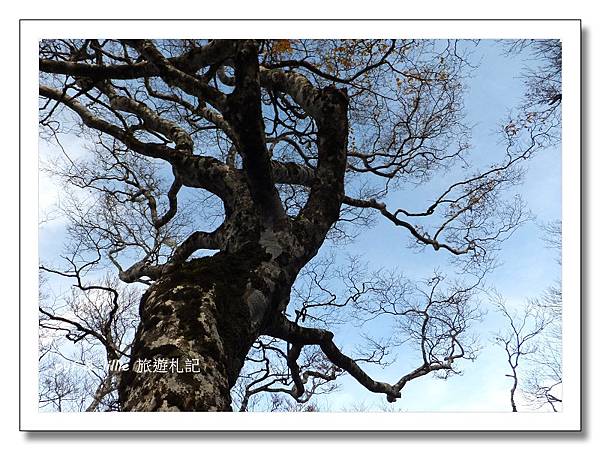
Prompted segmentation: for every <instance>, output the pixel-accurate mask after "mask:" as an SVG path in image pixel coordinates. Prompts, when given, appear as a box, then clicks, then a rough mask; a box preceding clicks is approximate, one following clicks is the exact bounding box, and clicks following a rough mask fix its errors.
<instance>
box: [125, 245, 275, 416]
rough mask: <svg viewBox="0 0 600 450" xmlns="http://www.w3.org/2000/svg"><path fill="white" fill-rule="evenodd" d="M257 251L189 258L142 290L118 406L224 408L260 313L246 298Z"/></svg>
mask: <svg viewBox="0 0 600 450" xmlns="http://www.w3.org/2000/svg"><path fill="white" fill-rule="evenodd" d="M259 250H260V249H259V248H258V249H257V248H256V247H254V248H253V249H250V250H248V249H247V250H246V251H244V252H239V253H237V254H233V255H232V254H226V253H219V254H217V255H214V256H212V257H207V258H201V259H196V260H193V261H190V262H188V263H185V264H184V265H183V266H182V267H181V268H179V269H178V270H177V271H176V272H174V273H173V274H171V275H169V276H166V277H164V278H163V279H160V280H158V281H157V282H156V283H155V284H154V285H153V286H152V287H151V288H150V289H149V290H148V291H147V292H146V293H145V294H144V296H143V298H142V302H141V304H140V325H139V327H138V330H137V332H136V336H135V338H134V343H133V347H132V355H131V356H132V357H131V361H132V365H131V367H130V370H128V371H126V372H124V373H123V376H122V378H121V384H120V388H119V394H120V398H121V404H122V405H123V410H125V411H229V410H231V397H230V388H231V387H232V386H233V384H235V381H236V379H237V377H238V375H239V372H240V370H241V368H242V366H243V363H244V358H245V356H246V354H247V353H248V351H249V349H250V347H251V345H252V343H253V342H254V340H255V339H256V338H257V336H258V333H259V330H260V326H261V323H262V318H263V317H264V313H265V311H264V309H260V308H258V310H257V308H256V306H255V305H253V304H252V301H250V300H251V298H253V297H256V296H257V295H256V292H257V291H256V289H255V288H254V287H252V285H253V284H254V282H255V281H256V280H254V282H253V280H252V276H253V275H252V274H253V273H254V270H255V269H256V267H258V265H260V263H261V262H262V261H263V260H264V259H265V258H264V255H263V256H262V257H261V253H260V251H259ZM253 293H254V295H252V294H253ZM263 298H264V297H263ZM152 369H154V371H151V370H152ZM159 369H160V371H159Z"/></svg>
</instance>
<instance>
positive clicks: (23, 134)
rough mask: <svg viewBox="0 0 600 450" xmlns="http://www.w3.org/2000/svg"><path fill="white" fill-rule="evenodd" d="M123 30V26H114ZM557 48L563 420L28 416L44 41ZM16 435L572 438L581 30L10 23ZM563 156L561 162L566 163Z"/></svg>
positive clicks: (33, 398) (521, 23)
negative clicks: (14, 38) (519, 434)
mask: <svg viewBox="0 0 600 450" xmlns="http://www.w3.org/2000/svg"><path fill="white" fill-rule="evenodd" d="M124 25H126V26H124ZM106 36H110V37H118V38H176V37H177V38H249V37H251V38H268V37H272V38H300V37H302V38H314V39H317V38H336V37H337V38H339V37H343V38H391V37H395V38H402V37H410V38H423V39H425V38H458V39H474V38H476V39H520V38H529V39H547V38H554V39H560V40H561V41H562V45H563V84H562V86H563V97H562V109H563V114H562V116H563V124H562V135H563V139H562V148H563V149H567V148H568V149H569V151H568V152H565V151H563V152H562V170H563V172H562V211H563V213H562V214H563V218H562V227H563V254H562V257H563V264H562V283H563V284H562V286H563V299H564V301H563V304H567V305H568V307H567V308H563V309H564V311H563V375H564V382H563V394H564V398H563V410H562V412H560V413H520V414H513V413H492V412H489V413H486V412H436V413H429V412H427V413H426V412H418V413H410V412H406V413H322V412H318V413H310V414H307V413H295V414H294V413H221V412H218V413H211V412H188V413H172V412H153V413H134V412H112V413H105V414H91V413H84V412H82V413H64V412H63V413H48V412H40V411H39V410H38V397H37V389H38V151H37V149H38V116H37V114H38V89H37V85H38V62H37V55H38V43H39V41H40V40H41V39H44V38H45V39H50V38H83V37H90V38H91V37H106ZM19 43H20V130H19V132H20V225H21V233H20V304H19V307H20V330H19V331H20V335H19V337H20V361H19V362H20V379H19V381H20V384H19V387H20V393H19V395H20V405H19V406H20V408H19V420H20V429H21V430H24V431H67V430H68V431H71V430H72V431H99V430H105V431H109V430H110V431H192V430H193V431H581V422H582V418H581V414H582V409H581V336H582V334H581V324H582V323H581V21H580V20H326V21H325V20H253V19H252V20H159V19H153V20H71V19H69V20H34V19H31V20H28V19H22V20H21V21H20V40H19ZM565 155H568V157H565Z"/></svg>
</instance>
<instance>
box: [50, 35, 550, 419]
mask: <svg viewBox="0 0 600 450" xmlns="http://www.w3.org/2000/svg"><path fill="white" fill-rule="evenodd" d="M39 65H40V87H39V93H40V125H41V127H40V129H41V133H42V135H43V136H44V137H46V138H49V139H57V140H59V141H60V137H61V135H62V134H64V133H77V134H79V135H81V136H83V137H85V139H86V140H87V142H88V143H89V144H88V147H89V149H88V150H89V151H88V153H87V154H85V155H84V156H82V157H79V158H75V157H71V156H70V155H69V153H68V152H65V154H64V158H62V160H61V161H56V162H54V164H52V165H51V166H50V167H49V168H48V170H49V171H50V172H52V173H53V174H54V175H55V176H57V177H58V178H60V179H61V180H62V181H63V182H64V186H65V189H67V187H70V191H72V192H73V194H72V195H71V200H70V201H69V202H67V204H66V205H65V214H66V215H67V217H68V219H69V222H70V225H69V230H68V231H69V234H70V236H71V246H72V248H71V250H72V251H71V255H72V257H70V258H69V259H68V260H67V261H68V263H69V265H70V267H68V268H67V269H66V270H65V269H63V268H50V267H46V266H43V270H45V271H48V272H55V273H59V274H62V275H66V276H69V277H74V278H75V279H76V282H77V286H78V288H79V289H80V290H82V291H84V292H86V291H89V290H90V289H100V290H103V291H105V292H109V293H110V294H111V300H112V302H113V303H112V304H113V308H112V309H110V310H108V312H107V314H108V318H106V317H104V316H103V317H104V320H105V321H106V320H108V321H109V322H110V324H109V326H110V325H112V323H113V322H112V321H111V320H114V315H115V314H116V312H115V313H114V314H113V315H112V316H113V319H110V317H111V311H119V310H120V307H119V304H118V297H117V290H116V289H115V288H110V287H106V286H104V287H101V286H100V285H97V284H91V283H92V282H91V281H84V280H83V279H82V275H89V276H90V277H91V276H92V275H93V274H94V273H98V272H97V271H102V270H107V267H108V265H112V266H113V267H114V268H115V269H116V271H117V273H118V277H119V279H120V282H122V283H142V284H145V285H146V287H147V289H146V291H145V292H144V294H143V295H142V296H141V299H140V301H139V325H138V326H137V329H136V332H135V335H134V336H132V337H131V341H130V342H128V343H125V342H126V340H124V344H125V347H126V348H127V349H129V346H130V351H129V352H127V353H128V354H127V356H128V358H129V359H130V360H131V361H132V362H136V361H140V360H157V359H160V358H167V359H171V360H173V359H175V360H177V361H181V362H182V364H183V361H184V360H189V359H193V360H195V361H198V367H199V371H198V373H185V374H178V373H157V372H151V373H138V372H137V371H134V370H130V371H126V372H123V373H122V374H121V375H120V377H119V379H118V385H119V388H118V404H119V408H120V409H122V410H127V411H129V410H131V411H157V410H158V411H204V410H229V409H231V408H232V400H233V401H234V403H236V402H237V406H238V407H239V408H240V409H242V410H245V409H247V408H248V404H249V401H250V399H251V397H252V395H254V394H256V393H262V394H264V395H280V394H288V395H289V396H291V397H292V398H293V399H295V400H296V401H298V402H300V403H302V402H304V403H306V402H308V400H309V399H310V397H311V396H312V395H313V394H314V393H318V392H323V391H327V390H329V389H331V388H332V384H331V383H335V380H336V379H337V378H338V377H339V376H341V375H345V376H351V377H353V378H354V379H356V381H358V382H359V383H360V384H361V385H363V386H364V387H365V388H366V389H368V390H370V391H372V392H376V393H381V394H383V395H384V396H385V397H386V398H387V400H388V401H390V402H393V401H395V400H396V399H397V398H399V397H400V396H401V391H402V389H404V387H405V386H406V384H407V383H408V382H410V381H411V380H414V379H416V378H419V377H422V376H425V375H428V374H430V373H436V374H439V375H441V376H448V375H450V374H452V373H455V372H456V369H455V362H456V361H457V360H460V359H465V358H472V357H473V356H474V350H475V345H474V340H473V338H472V336H471V335H470V334H469V332H468V330H469V324H470V323H471V322H472V321H473V320H476V319H478V318H479V316H480V314H479V313H478V309H477V301H476V299H475V296H476V293H477V291H478V290H479V289H481V286H482V285H481V280H482V277H483V275H484V274H485V273H486V272H487V271H488V270H490V268H491V267H493V265H494V251H495V250H496V249H497V248H498V247H499V245H500V243H501V242H502V241H503V240H504V239H506V238H507V237H508V236H510V234H511V233H512V231H513V230H514V229H515V227H517V226H518V225H519V224H520V223H522V222H523V221H524V220H525V219H526V218H527V214H526V211H525V210H524V208H523V202H522V200H521V199H520V197H519V196H518V195H513V196H512V198H510V196H509V195H505V194H506V193H507V192H508V191H509V190H510V189H511V188H512V187H513V186H515V185H516V184H518V183H519V181H520V180H521V178H522V176H523V168H522V163H523V162H524V161H525V160H526V159H528V158H529V157H531V156H532V154H533V153H534V152H536V151H537V150H538V149H539V148H542V147H544V146H545V145H546V144H547V143H548V142H549V141H550V139H552V137H553V130H554V128H555V127H556V123H555V122H553V121H550V120H548V119H547V118H548V116H544V115H539V114H533V115H529V116H527V115H525V116H524V117H523V118H521V119H520V120H519V121H512V122H509V123H508V124H507V125H503V126H502V131H501V132H502V139H503V141H504V143H505V151H504V153H503V155H500V156H499V157H498V159H497V160H495V161H494V162H493V163H492V164H490V165H489V167H486V168H477V167H474V168H469V167H468V164H467V157H468V150H469V139H468V138H469V133H468V128H467V127H466V126H465V125H464V124H463V104H462V94H463V90H464V86H465V82H466V80H465V77H466V76H467V75H468V72H469V70H470V69H471V68H472V67H471V66H470V65H469V63H468V54H466V53H465V52H464V51H463V50H461V44H460V43H459V42H453V41H415V40H391V41H382V40H320V41H314V40H261V41H253V40H212V41H197V40H162V41H150V40H112V39H106V40H95V39H89V40H45V41H42V42H41V44H40V61H39ZM444 172H449V173H450V174H451V175H452V176H451V181H450V182H449V183H448V185H447V186H446V187H445V188H443V189H441V190H437V189H435V187H434V188H433V189H434V191H433V192H431V194H430V196H429V197H430V198H431V199H432V200H431V202H429V203H427V204H425V205H423V207H422V208H419V209H409V208H408V207H407V206H406V205H402V204H400V205H397V206H395V207H388V206H387V204H386V200H387V199H390V198H393V196H392V194H393V193H394V191H396V190H399V189H402V187H404V186H419V187H421V188H427V187H428V186H430V185H431V186H435V183H432V180H434V181H437V177H438V176H439V174H440V173H444ZM75 189H80V190H81V191H82V192H84V193H85V194H84V195H82V194H81V193H77V191H76V190H75ZM438 189H439V188H438ZM394 201H397V199H396V198H394ZM377 217H383V218H384V219H385V220H387V221H389V222H390V223H391V224H392V225H394V226H396V227H398V229H399V230H401V231H404V232H405V233H406V234H407V235H408V236H410V237H411V238H412V240H413V242H414V245H415V246H417V247H421V248H432V249H434V250H435V251H443V252H444V253H446V254H448V255H450V256H452V257H455V258H456V265H460V267H461V268H462V270H463V272H464V275H465V277H464V279H463V280H451V279H449V278H447V277H445V276H444V275H443V274H439V273H434V274H433V275H432V276H431V277H429V278H428V279H426V280H423V281H421V282H412V281H410V280H407V279H405V278H404V277H402V276H400V275H396V274H394V273H384V272H382V271H372V270H366V268H364V267H361V265H360V264H359V263H358V262H357V261H353V262H352V261H351V262H350V263H349V266H348V268H347V270H346V271H343V273H341V275H342V277H341V283H342V284H341V287H342V289H341V290H342V293H343V294H342V295H340V294H339V293H336V292H335V291H334V290H333V288H331V287H328V286H327V284H328V283H327V282H326V281H327V280H326V277H327V276H328V273H329V271H328V270H324V271H323V270H320V269H319V267H318V264H322V262H319V261H316V264H317V266H311V261H312V260H313V258H314V257H315V256H316V255H317V253H318V252H319V249H320V248H321V247H322V246H323V244H324V242H325V240H326V239H332V240H338V241H339V240H347V239H351V238H352V236H353V235H354V234H355V233H357V232H359V230H360V227H361V226H367V225H369V224H370V223H372V221H373V220H374V219H375V218H377ZM302 280H306V284H304V285H302ZM111 289H113V290H111ZM307 290H308V291H307ZM313 294H314V295H313ZM123 310H124V309H123ZM340 311H343V312H340ZM41 312H42V314H43V315H44V316H45V317H46V318H49V319H51V320H55V321H56V320H58V321H60V319H57V318H56V317H57V316H55V315H54V314H53V313H52V312H50V311H46V310H44V311H41ZM48 313H49V314H48ZM348 316H350V317H348ZM381 316H386V317H391V318H393V320H394V323H395V328H394V330H395V333H394V334H392V335H390V336H389V337H388V339H387V340H384V341H383V342H381V341H380V340H377V339H373V338H367V339H366V345H365V347H364V348H362V349H360V351H359V352H358V354H356V355H350V354H347V353H346V352H345V351H343V350H342V348H341V347H340V345H338V343H336V342H335V340H334V334H333V332H332V331H331V328H332V324H334V323H335V321H336V320H342V321H343V320H348V318H351V319H355V320H359V321H367V320H375V319H377V318H378V317H381ZM53 317H54V318H53ZM102 323H103V324H104V325H102ZM100 324H101V327H102V326H104V328H106V327H107V325H106V322H100ZM72 325H73V324H72ZM73 326H75V328H77V325H73ZM79 331H80V332H81V333H84V334H85V335H86V336H93V337H95V338H96V339H97V340H99V341H100V342H102V339H104V340H107V338H106V336H105V335H103V334H98V333H96V334H97V335H95V334H94V333H91V331H94V330H92V329H91V328H90V329H86V330H79ZM67 336H69V334H68V332H67ZM100 338H102V339H100ZM399 342H409V343H411V344H412V345H413V346H414V348H415V350H416V351H417V354H418V355H420V362H419V363H418V364H417V365H416V366H415V367H414V368H413V369H412V370H410V371H408V372H407V373H403V374H399V375H398V374H396V376H395V378H394V379H395V380H396V381H392V382H384V381H378V380H375V379H373V378H372V377H370V376H369V375H368V374H367V372H366V371H365V368H364V364H365V363H379V364H381V363H383V364H385V361H384V358H383V357H384V356H386V355H387V353H388V352H389V349H390V347H393V346H394V345H397V344H398V343H399ZM112 350H114V351H116V348H113V349H112ZM121 350H123V349H121ZM107 351H109V349H108V348H107ZM123 352H126V350H123ZM117 353H118V352H117ZM115 356H116V357H118V355H115ZM232 392H233V393H234V395H233V399H232Z"/></svg>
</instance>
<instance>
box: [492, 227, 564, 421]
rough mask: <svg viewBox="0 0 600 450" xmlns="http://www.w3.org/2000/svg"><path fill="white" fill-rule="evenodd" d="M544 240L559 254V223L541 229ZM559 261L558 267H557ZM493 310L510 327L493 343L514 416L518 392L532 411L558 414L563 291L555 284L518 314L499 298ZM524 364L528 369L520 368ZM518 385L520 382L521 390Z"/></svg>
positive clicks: (559, 284) (560, 232)
mask: <svg viewBox="0 0 600 450" xmlns="http://www.w3.org/2000/svg"><path fill="white" fill-rule="evenodd" d="M542 228H543V230H544V240H545V241H546V242H547V244H548V246H549V247H551V248H554V249H556V250H557V251H558V252H559V253H560V251H561V247H562V230H561V228H562V227H561V222H560V221H555V222H551V223H549V224H546V225H544V226H543V227H542ZM560 261H561V260H560V258H559V259H558V263H559V264H560ZM495 303H496V306H497V309H498V311H499V312H500V313H501V314H502V316H503V317H504V319H505V320H506V321H507V322H508V324H509V326H508V327H507V328H506V329H505V330H504V331H502V332H499V333H497V335H496V337H495V339H496V343H497V344H498V345H500V346H501V347H502V348H503V349H504V352H505V353H506V356H507V362H508V365H509V367H510V370H511V372H510V373H509V374H507V375H506V376H507V377H509V378H512V385H511V388H510V404H511V408H512V411H513V412H517V410H518V409H517V389H518V388H520V392H521V393H522V394H523V397H524V400H525V402H526V403H527V404H529V405H530V406H533V407H534V408H541V407H543V406H549V407H550V408H551V409H552V411H554V412H557V411H558V410H559V409H558V407H557V405H559V404H560V403H562V392H561V389H562V289H561V283H560V282H555V283H554V284H553V285H552V286H550V287H548V288H547V289H546V290H545V291H544V293H543V294H542V295H540V296H539V297H537V298H534V299H530V300H528V301H527V302H526V304H525V306H524V308H522V310H521V311H517V310H511V309H509V308H507V306H506V303H505V302H504V300H503V299H502V298H501V297H498V298H496V302H495ZM520 363H526V364H527V365H528V367H527V369H525V370H523V369H522V368H519V364H520ZM520 381H522V383H521V385H522V386H520V384H519V383H520Z"/></svg>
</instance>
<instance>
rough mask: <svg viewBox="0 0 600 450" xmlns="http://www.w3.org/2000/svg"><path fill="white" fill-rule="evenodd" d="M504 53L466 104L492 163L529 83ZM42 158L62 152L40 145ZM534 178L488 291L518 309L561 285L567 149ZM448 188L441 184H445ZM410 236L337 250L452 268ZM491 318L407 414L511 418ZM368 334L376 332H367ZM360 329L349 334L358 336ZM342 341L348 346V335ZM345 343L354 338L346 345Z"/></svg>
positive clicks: (382, 374)
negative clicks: (549, 225)
mask: <svg viewBox="0 0 600 450" xmlns="http://www.w3.org/2000/svg"><path fill="white" fill-rule="evenodd" d="M501 52H502V48H501V47H500V46H499V45H498V44H497V43H495V42H493V41H481V42H480V44H479V45H478V47H477V48H476V49H475V53H474V55H473V56H474V59H475V60H479V61H480V64H479V68H478V69H477V70H476V71H474V73H473V78H472V79H470V80H469V91H468V92H467V94H466V98H465V111H466V113H467V117H466V120H467V122H468V123H470V124H472V125H473V126H474V127H473V139H472V151H471V156H472V160H473V161H475V163H477V162H483V161H488V160H489V159H490V158H493V157H494V155H496V154H497V155H498V159H501V155H502V151H503V148H502V147H501V146H500V145H499V144H498V136H497V134H496V131H497V129H498V125H499V124H500V123H502V121H503V120H504V119H505V118H506V116H507V114H508V113H509V111H510V109H511V108H513V107H516V106H517V105H518V104H519V102H520V100H521V99H522V96H523V94H524V86H523V80H522V79H521V78H520V74H521V72H522V69H523V65H524V64H525V63H526V62H527V61H526V60H525V59H524V57H523V56H519V57H509V58H507V57H505V56H503V55H502V54H501ZM63 144H64V145H65V147H66V148H68V150H69V152H70V153H71V152H74V153H77V152H81V151H82V150H81V143H80V142H78V141H77V139H76V138H74V137H67V138H66V139H65V140H63ZM40 145H41V147H40V152H41V155H42V159H44V158H45V155H48V154H50V153H52V152H55V151H56V149H52V148H49V147H48V146H47V145H46V144H45V143H43V142H41V144H40ZM527 164H528V172H527V175H526V177H525V180H524V182H523V184H522V185H521V186H520V187H519V188H518V190H519V192H520V193H521V194H522V196H523V198H524V199H525V200H526V202H527V204H528V207H529V208H530V209H531V211H532V213H533V214H534V216H535V221H533V222H530V223H527V224H525V225H524V226H522V227H521V228H519V229H518V230H517V231H516V232H515V233H514V235H513V236H512V237H511V239H509V240H508V241H507V242H505V243H504V246H503V249H502V251H501V252H500V254H499V259H500V260H501V261H503V265H501V266H500V267H499V268H497V269H496V270H495V271H494V272H493V273H492V274H490V275H489V276H488V279H487V284H488V286H493V287H494V288H496V289H497V290H498V291H499V292H500V293H502V295H503V296H504V297H505V298H506V299H507V301H508V302H509V304H511V305H514V306H515V307H517V306H518V305H520V304H522V303H523V302H524V301H525V300H527V299H528V298H530V297H535V296H538V295H539V294H540V293H541V292H542V291H543V290H544V289H545V288H546V287H547V286H549V285H550V284H552V282H553V281H555V280H556V279H558V278H559V276H560V268H559V266H558V265H557V263H556V261H555V256H556V255H555V252H554V251H553V250H551V249H548V248H546V246H545V243H544V242H543V241H542V239H541V231H540V229H539V226H538V224H539V223H544V222H548V221H552V220H557V219H559V218H560V216H561V156H560V149H558V148H549V149H546V150H544V151H543V152H542V153H540V154H538V155H537V156H536V157H535V158H532V159H530V160H528V163H527ZM444 184H446V180H443V179H440V180H439V185H440V186H443V185H444ZM58 191H59V188H58V187H57V186H56V184H54V183H53V182H52V180H49V179H48V178H47V177H46V176H45V175H41V176H40V209H41V210H45V209H51V206H52V204H53V203H55V202H56V199H57V197H58V196H59V192H58ZM407 194H410V195H409V196H411V197H412V198H411V201H414V202H415V203H421V204H424V202H426V201H427V200H429V199H430V198H431V194H429V196H426V194H424V193H422V192H417V191H415V192H414V193H413V192H411V191H408V190H407V191H404V192H400V193H398V194H397V196H396V198H395V197H394V196H392V197H391V198H390V199H389V200H388V201H386V203H387V204H388V206H390V207H402V206H404V205H402V204H400V203H397V204H396V203H395V202H394V199H396V200H397V201H398V202H399V201H400V199H401V198H402V196H406V195H407ZM63 227H64V222H63V221H62V219H61V218H60V217H59V218H57V219H56V220H53V221H50V222H48V223H46V224H44V225H42V226H41V227H40V234H39V238H40V244H39V248H40V258H41V259H42V260H43V261H50V262H51V261H55V260H56V255H57V254H59V253H60V250H61V249H62V246H63V245H64V240H65V232H64V228H63ZM409 242H410V236H409V234H408V233H407V232H406V231H405V230H404V229H399V228H397V227H394V226H393V225H391V224H390V223H388V222H386V221H384V220H380V221H378V224H377V225H376V226H374V227H372V228H370V229H367V230H363V232H362V234H361V235H360V236H359V237H358V238H357V239H356V241H355V242H354V243H352V244H350V245H347V246H342V247H340V248H338V249H337V251H338V252H340V254H344V253H351V254H360V255H363V257H364V259H365V260H366V261H369V262H370V263H371V264H372V265H373V266H376V267H387V268H396V269H397V270H398V271H400V272H402V273H404V274H405V275H407V276H409V277H411V278H415V279H420V278H425V277H428V276H430V275H431V274H432V272H433V269H435V268H440V269H442V270H444V269H449V268H448V267H447V264H448V258H447V257H446V255H444V254H443V253H442V252H434V251H432V250H425V251H424V252H420V253H415V252H414V251H412V250H410V249H408V248H407V244H408V243H409ZM52 286H53V287H54V288H55V289H57V290H58V289H62V288H63V287H64V286H66V283H65V282H58V280H57V282H56V284H53V285H52ZM488 309H489V310H490V311H489V313H488V315H487V317H486V319H485V321H484V322H483V323H482V324H481V325H480V326H479V330H478V331H479V335H480V344H481V345H482V346H483V349H482V351H481V352H480V354H479V357H478V358H477V360H475V361H474V362H470V361H467V362H464V363H462V364H461V366H460V368H461V369H464V374H463V375H462V376H457V377H452V378H450V379H448V380H438V379H435V378H433V377H425V378H421V379H419V380H416V381H412V382H411V383H409V384H408V385H407V386H406V388H405V389H404V391H403V397H402V399H401V400H399V401H398V403H397V407H398V408H401V409H402V410H406V411H436V410H441V411H452V410H456V411H458V410H470V411H509V401H508V389H509V387H508V386H509V384H510V380H509V379H508V378H507V377H505V376H504V374H505V373H507V372H506V371H507V366H506V362H505V359H504V356H503V354H502V352H501V351H500V349H499V348H497V347H494V346H492V345H491V344H490V341H489V339H490V337H491V333H493V332H495V331H498V330H499V329H500V328H501V327H502V326H503V323H502V322H501V321H500V320H499V317H497V316H496V314H494V312H493V311H491V308H488ZM365 331H369V330H368V329H365ZM353 332H355V330H352V329H350V330H349V332H348V333H347V336H348V335H352V333H353ZM338 337H339V338H340V339H341V340H344V339H343V338H344V333H343V332H340V334H339V335H338ZM344 341H346V342H350V343H351V341H352V339H350V340H349V341H348V340H344ZM405 362H406V361H405V360H403V359H402V358H400V359H399V363H398V364H397V365H394V366H391V367H388V368H386V369H383V370H381V369H379V368H377V367H367V368H366V370H367V371H368V372H369V374H371V375H372V376H373V377H374V378H378V379H381V380H383V381H388V382H395V381H397V379H398V378H399V376H401V375H402V374H403V373H402V372H401V371H402V370H403V369H404V371H406V369H407V368H408V369H410V367H411V366H410V365H404V366H403V363H405ZM341 384H342V387H341V389H340V390H339V391H338V392H335V393H332V394H329V395H328V396H327V397H324V398H322V399H320V400H319V401H320V402H323V404H324V405H327V406H328V407H329V408H330V409H331V410H339V409H342V408H343V407H350V406H351V405H352V404H360V403H362V404H366V405H373V407H374V408H377V406H376V405H377V404H378V403H380V401H381V396H380V395H375V394H371V393H369V392H367V391H366V390H365V389H364V388H362V387H361V386H359V385H358V384H357V383H356V382H355V381H353V380H352V379H350V378H349V377H344V378H343V381H342V383H341Z"/></svg>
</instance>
